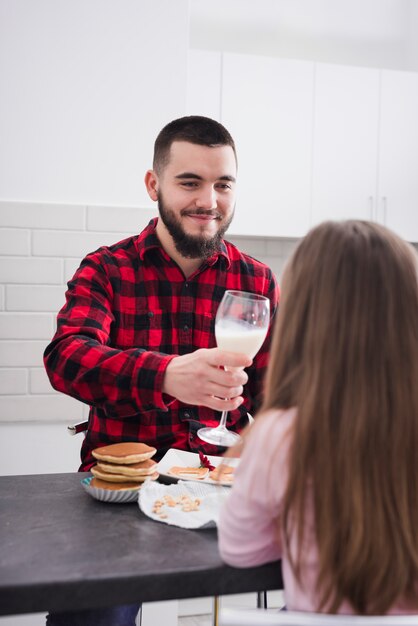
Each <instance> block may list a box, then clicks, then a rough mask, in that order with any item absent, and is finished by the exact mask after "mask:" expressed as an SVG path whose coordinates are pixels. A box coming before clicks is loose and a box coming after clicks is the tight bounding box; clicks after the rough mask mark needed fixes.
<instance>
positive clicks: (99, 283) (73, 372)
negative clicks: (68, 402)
mask: <svg viewBox="0 0 418 626" xmlns="http://www.w3.org/2000/svg"><path fill="white" fill-rule="evenodd" d="M113 298H114V294H113V289H112V284H111V281H110V280H109V278H108V276H107V274H106V272H105V269H104V268H103V264H102V263H101V262H100V257H98V256H97V255H95V254H94V253H93V254H92V255H89V256H88V257H86V259H85V260H84V261H83V263H82V265H81V266H80V268H79V270H78V271H77V272H76V274H75V276H74V278H73V280H71V281H70V282H69V284H68V290H67V293H66V304H65V305H64V307H63V308H62V309H61V311H60V312H59V314H58V327H57V332H56V333H55V336H54V338H53V340H52V342H51V344H50V345H49V346H48V347H47V348H46V350H45V354H44V363H45V368H46V371H47V373H48V376H49V379H50V381H51V384H52V386H53V387H54V388H55V389H57V390H58V391H61V392H63V393H65V394H67V395H70V396H72V397H74V398H77V399H78V400H81V401H82V402H85V403H87V404H89V405H92V406H98V407H101V408H102V409H103V410H104V411H105V412H106V414H107V415H108V416H109V417H129V416H132V415H135V414H137V413H139V412H144V411H150V410H153V409H160V410H164V409H167V408H168V406H167V405H168V404H169V403H170V401H172V399H173V398H178V399H179V400H181V401H183V402H187V403H189V404H197V405H203V406H208V407H209V408H213V409H215V410H222V409H225V410H233V409H235V408H236V407H237V406H239V404H241V402H242V397H241V393H242V385H243V384H245V382H246V381H247V375H246V374H245V372H243V371H241V372H239V371H235V372H231V371H225V370H223V369H220V366H221V365H225V366H230V367H246V366H248V365H250V363H251V361H250V360H249V359H247V358H246V357H242V356H240V355H236V354H229V355H228V353H225V352H222V351H220V350H219V349H217V348H213V349H211V350H204V349H202V350H197V351H196V352H194V353H192V354H187V355H183V356H178V355H167V354H163V353H160V352H154V351H150V350H147V349H146V347H144V348H131V349H126V350H125V349H124V350H120V349H118V348H115V347H112V346H110V345H109V341H110V332H111V326H112V324H113V323H114V320H115V317H114V313H113V310H112V302H113ZM221 398H232V400H222V399H221Z"/></svg>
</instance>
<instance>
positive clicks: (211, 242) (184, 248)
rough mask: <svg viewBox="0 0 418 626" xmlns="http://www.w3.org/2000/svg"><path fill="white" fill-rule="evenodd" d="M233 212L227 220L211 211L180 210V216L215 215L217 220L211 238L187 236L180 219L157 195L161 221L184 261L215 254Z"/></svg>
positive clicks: (205, 257) (206, 257)
mask: <svg viewBox="0 0 418 626" xmlns="http://www.w3.org/2000/svg"><path fill="white" fill-rule="evenodd" d="M234 210H235V209H234ZM234 210H233V211H232V214H231V216H230V217H229V218H224V217H222V215H221V214H220V213H218V212H217V211H216V210H215V211H214V210H212V209H209V210H207V209H193V211H192V210H189V209H182V210H181V211H180V216H184V215H188V214H190V213H193V214H194V215H216V219H217V220H219V227H218V230H217V232H216V233H215V235H213V237H205V236H199V235H189V234H188V233H186V231H185V230H184V228H183V226H182V223H181V219H179V218H178V217H177V216H176V214H175V213H174V211H172V210H171V209H170V208H169V207H168V206H166V204H165V202H164V200H163V198H162V194H161V193H158V211H159V214H160V218H161V221H162V222H163V224H164V226H165V227H166V228H167V230H168V232H169V233H170V235H171V237H172V239H173V242H174V245H175V248H176V250H177V252H179V253H180V254H181V255H182V256H183V257H185V258H186V259H208V258H209V257H211V256H212V255H213V254H215V252H218V251H219V249H220V246H221V242H222V239H223V236H224V234H225V233H226V231H227V230H228V228H229V225H230V224H231V222H232V218H233V217H234Z"/></svg>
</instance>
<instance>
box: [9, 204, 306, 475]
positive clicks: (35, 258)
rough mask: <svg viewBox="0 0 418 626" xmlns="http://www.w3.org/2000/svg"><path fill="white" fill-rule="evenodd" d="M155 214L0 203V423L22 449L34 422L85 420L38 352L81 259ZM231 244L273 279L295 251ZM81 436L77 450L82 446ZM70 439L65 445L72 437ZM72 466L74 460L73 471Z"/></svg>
mask: <svg viewBox="0 0 418 626" xmlns="http://www.w3.org/2000/svg"><path fill="white" fill-rule="evenodd" d="M154 215H155V212H153V211H151V210H149V209H139V208H132V207H130V208H119V207H117V208H116V207H99V206H85V207H84V206H73V205H71V206H70V205H58V204H35V203H33V204H30V203H17V202H0V426H1V430H2V431H3V432H7V433H10V432H12V431H11V430H10V429H11V428H12V427H13V425H15V426H16V431H13V432H16V437H19V440H20V445H21V444H22V437H26V438H27V440H28V441H27V443H28V445H29V443H30V442H29V440H30V439H31V438H32V437H33V428H34V427H36V425H38V426H39V429H40V430H39V433H40V432H41V430H42V428H44V427H45V426H46V425H50V426H51V427H52V424H56V425H59V428H62V432H64V433H65V430H66V428H65V427H66V424H67V423H72V422H76V421H78V420H81V419H85V417H86V415H87V410H88V409H87V407H86V406H84V405H82V404H81V403H79V402H77V401H76V400H73V399H72V398H69V397H67V396H64V395H63V394H59V393H57V392H55V391H54V390H53V389H52V387H51V385H50V383H49V380H48V378H47V376H46V374H45V371H44V369H43V363H42V355H43V351H44V349H45V347H46V345H47V344H48V343H49V341H50V339H51V337H52V335H53V332H54V328H55V320H56V314H57V312H58V310H59V309H60V308H61V306H62V305H63V304H64V293H65V290H66V283H67V281H68V280H69V279H70V278H71V277H72V276H73V274H74V272H75V270H76V269H77V267H78V265H79V263H80V261H81V259H82V258H83V256H84V255H85V254H87V253H88V252H92V251H93V250H95V249H96V248H98V247H99V246H101V245H106V244H112V243H115V242H116V241H119V240H120V239H123V238H124V237H127V236H129V235H131V234H134V233H138V232H140V231H141V230H142V228H143V227H144V226H145V225H146V224H147V223H148V222H149V220H150V219H151V218H152V217H153V216H154ZM231 241H233V243H235V244H236V245H238V247H239V248H241V249H242V250H243V251H245V252H248V253H249V254H251V255H252V256H254V257H256V258H258V259H260V260H261V261H265V262H267V263H268V264H269V265H270V266H271V267H272V269H273V270H274V271H275V273H276V274H277V275H278V276H279V275H280V273H281V270H282V266H283V263H284V260H285V258H286V257H287V256H288V254H289V253H290V250H291V249H292V248H293V246H294V242H293V241H286V240H278V239H276V240H267V239H257V238H251V237H234V238H231ZM25 425H26V426H25ZM5 429H6V430H5ZM7 429H9V430H7ZM42 432H49V431H46V430H45V431H42ZM53 432H54V433H55V431H53ZM60 432H61V431H60ZM25 433H26V434H25ZM51 433H52V431H51ZM0 435H1V433H0ZM53 436H54V437H55V435H53ZM51 437H52V435H51ZM79 437H81V436H79ZM79 437H78V438H75V439H77V440H78V444H77V445H76V446H75V447H79V445H80V438H79ZM0 438H1V437H0ZM12 439H13V437H12ZM66 441H67V438H66V436H65V437H64V438H63V442H66ZM68 442H69V443H68V445H69V446H70V438H68ZM15 443H16V442H13V441H9V442H8V444H7V445H6V443H5V446H4V447H5V450H4V454H9V461H7V459H6V458H5V457H4V455H3V460H4V462H5V466H6V467H5V468H3V472H1V473H10V471H16V469H15V464H14V461H13V458H14V456H13V455H14V453H13V449H14V445H15ZM56 445H57V444H56ZM59 445H62V444H59ZM71 447H74V446H73V444H71ZM64 456H65V452H64ZM66 463H67V465H64V464H63V465H62V467H60V466H59V465H57V464H56V463H55V462H54V463H53V464H51V470H49V469H48V471H69V467H68V460H67V461H66ZM77 465H78V458H77V459H75V460H74V464H73V465H72V466H71V467H72V469H74V470H75V469H76V468H77ZM45 467H46V466H45ZM48 468H49V465H48ZM39 469H40V470H42V469H43V470H44V471H45V469H44V467H43V466H42V467H41V465H39V467H38V469H37V467H36V466H34V467H33V468H32V467H31V471H33V472H35V473H36V472H37V471H38V470H39ZM22 471H23V473H24V472H25V471H28V468H26V470H25V469H24V468H23V470H22Z"/></svg>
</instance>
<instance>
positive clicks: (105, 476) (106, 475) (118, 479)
mask: <svg viewBox="0 0 418 626" xmlns="http://www.w3.org/2000/svg"><path fill="white" fill-rule="evenodd" d="M90 471H91V473H92V474H93V476H96V477H97V478H100V479H101V480H104V481H106V482H109V483H124V482H126V480H127V477H126V476H124V475H123V474H112V473H111V472H104V471H103V470H100V469H98V467H97V466H96V465H93V467H92V468H91V470H90ZM158 476H159V473H158V472H154V473H153V474H150V475H148V476H146V475H145V474H142V475H141V476H129V478H130V480H131V481H132V482H135V483H143V482H144V481H145V480H147V478H150V479H151V480H156V479H157V478H158Z"/></svg>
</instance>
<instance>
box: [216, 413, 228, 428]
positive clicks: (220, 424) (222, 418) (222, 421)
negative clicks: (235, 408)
mask: <svg viewBox="0 0 418 626" xmlns="http://www.w3.org/2000/svg"><path fill="white" fill-rule="evenodd" d="M227 417H228V411H222V415H221V421H220V422H219V426H217V428H219V430H221V429H225V428H226V418H227Z"/></svg>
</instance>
